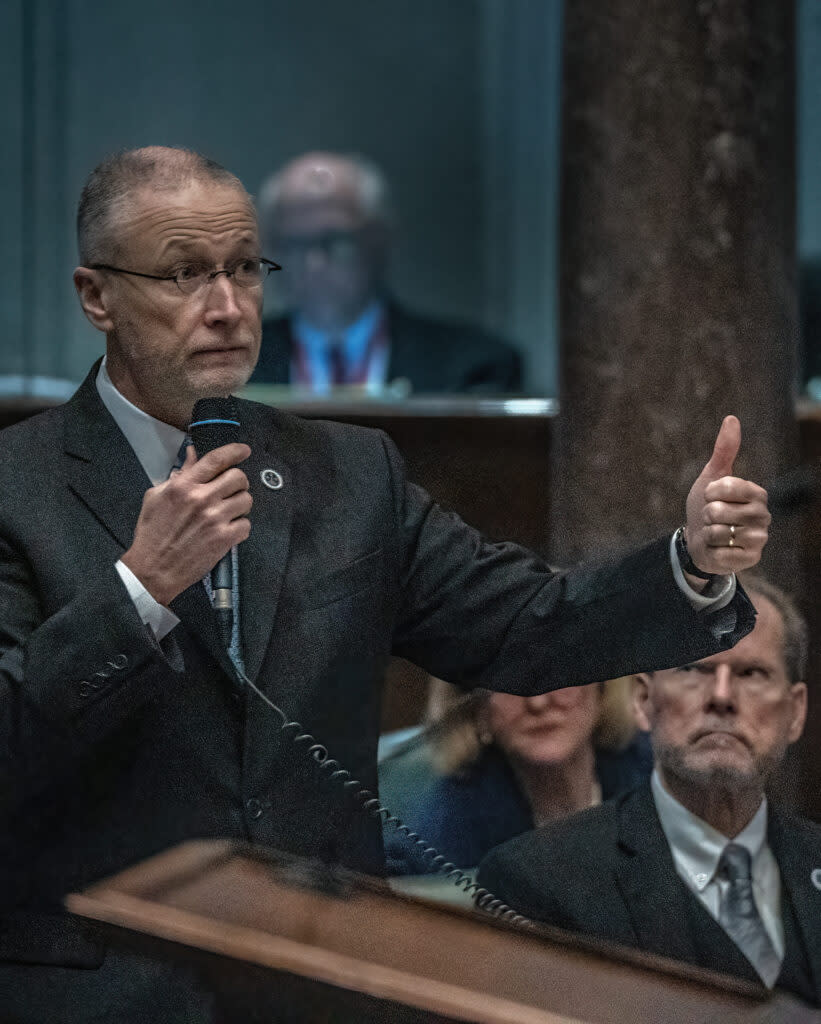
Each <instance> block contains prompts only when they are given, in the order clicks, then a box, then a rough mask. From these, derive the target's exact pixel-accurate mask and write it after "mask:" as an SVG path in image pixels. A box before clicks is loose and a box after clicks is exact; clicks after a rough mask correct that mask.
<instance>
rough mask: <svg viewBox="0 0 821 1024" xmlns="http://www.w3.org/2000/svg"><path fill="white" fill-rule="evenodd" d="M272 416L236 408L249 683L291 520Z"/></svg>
mask: <svg viewBox="0 0 821 1024" xmlns="http://www.w3.org/2000/svg"><path fill="white" fill-rule="evenodd" d="M273 415H274V414H273V413H272V412H271V410H269V409H266V408H265V407H263V406H259V405H254V404H251V403H243V404H242V406H241V418H242V423H243V430H244V434H245V437H246V438H247V440H248V443H249V444H250V446H251V455H250V457H249V458H248V459H247V461H246V462H244V463H243V464H242V465H241V467H240V468H241V469H242V470H243V471H244V472H245V474H246V476H247V477H248V482H249V484H250V488H251V495H252V497H253V499H254V505H253V508H252V509H251V515H250V519H251V535H250V537H249V538H248V540H247V541H245V543H244V544H241V545H240V548H239V572H240V623H241V632H242V648H243V655H244V658H245V671H246V673H247V675H248V677H249V678H250V679H251V680H255V679H256V677H257V674H258V673H259V669H260V665H261V664H262V659H263V657H264V655H265V651H266V649H267V647H268V641H269V639H270V636H271V630H272V628H273V625H274V619H275V617H276V609H277V603H278V600H279V593H280V590H281V588H282V580H283V578H284V576H285V566H286V562H287V558H288V548H289V545H290V538H291V522H292V518H293V494H292V486H293V474H292V472H291V468H290V466H289V465H288V464H287V463H286V462H285V459H284V457H283V455H282V453H281V452H280V451H278V450H277V447H276V437H277V436H278V431H277V430H276V426H275V424H274V423H272V416H273ZM266 481H267V482H266ZM271 485H273V486H271Z"/></svg>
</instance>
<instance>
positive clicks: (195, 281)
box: [90, 256, 282, 295]
mask: <svg viewBox="0 0 821 1024" xmlns="http://www.w3.org/2000/svg"><path fill="white" fill-rule="evenodd" d="M90 269H91V270H110V271H111V272H112V273H115V274H130V275H131V276H132V277H147V278H148V279H149V280H151V281H173V282H174V283H175V284H176V286H177V287H178V288H179V290H180V291H181V292H182V293H183V295H193V294H194V293H195V292H198V291H199V290H200V289H201V288H204V287H205V286H206V285H209V284H211V282H212V281H213V280H214V279H215V278H216V277H218V276H219V275H220V274H225V276H226V277H230V278H232V279H233V280H234V283H235V284H237V285H239V287H240V288H257V287H259V286H260V285H261V284H263V282H264V281H265V279H266V277H267V276H268V275H269V274H270V273H271V272H272V271H274V270H282V267H281V266H280V265H279V264H278V263H274V261H273V260H266V259H264V258H263V257H262V256H260V257H258V258H255V259H246V260H238V261H237V262H236V263H232V264H230V265H229V266H227V267H223V268H222V270H217V269H216V268H215V267H209V266H207V265H206V264H203V263H186V264H185V266H182V267H180V268H179V269H178V270H176V271H175V272H174V273H173V274H168V275H166V276H160V275H159V274H143V273H142V272H141V271H139V270H125V269H124V268H123V267H112V266H111V265H110V264H108V263H92V264H91V265H90Z"/></svg>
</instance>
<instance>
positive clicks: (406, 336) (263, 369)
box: [252, 153, 522, 395]
mask: <svg viewBox="0 0 821 1024" xmlns="http://www.w3.org/2000/svg"><path fill="white" fill-rule="evenodd" d="M390 205H391V204H390V200H389V198H388V186H387V183H386V181H385V178H384V176H383V175H382V173H381V171H379V169H378V168H376V167H375V166H374V165H373V164H371V163H370V162H368V161H366V160H363V159H362V158H360V157H346V156H340V155H338V154H334V153H308V154H306V155H305V156H302V157H299V158H298V159H296V160H294V161H292V162H291V163H289V164H287V165H286V166H285V167H284V168H282V170H280V171H279V172H278V173H277V174H275V175H274V176H273V177H272V178H270V179H269V180H268V181H267V182H266V183H265V184H264V186H263V188H262V190H261V194H260V199H259V206H260V218H261V222H262V227H263V236H264V239H265V242H266V245H267V247H268V248H269V250H270V252H271V253H272V255H273V256H274V257H275V258H276V259H277V260H279V261H280V262H281V263H282V266H283V273H282V275H281V277H280V280H281V281H282V283H283V285H284V289H285V292H286V296H287V299H288V302H289V307H290V312H289V313H288V315H287V316H281V317H277V318H275V319H271V320H266V321H265V322H264V323H263V328H262V349H261V351H260V358H259V362H258V364H257V368H256V370H255V372H254V376H253V378H252V382H272V383H276V384H287V383H291V384H293V385H295V386H296V387H300V388H304V389H307V390H309V391H314V392H318V393H323V392H327V391H328V390H330V389H331V388H333V387H335V386H338V385H346V384H347V385H357V386H359V387H361V388H363V389H364V390H366V391H368V392H370V393H374V394H375V393H378V392H380V391H381V390H382V389H383V388H384V387H385V386H386V385H391V384H396V386H398V387H399V389H400V391H404V390H408V389H409V390H410V391H411V392H413V393H421V394H430V393H444V392H451V393H454V394H463V393H470V394H485V395H487V394H491V395H492V394H505V393H510V392H516V391H520V390H521V387H522V371H521V359H520V357H519V354H518V353H517V352H516V350H515V349H514V348H513V347H512V346H511V345H509V344H508V343H507V342H505V341H502V340H501V339H500V338H497V337H494V336H493V335H492V334H490V333H489V332H487V331H485V330H483V329H482V328H481V327H478V326H476V325H475V324H468V323H464V322H459V321H448V320H442V319H436V318H433V317H428V316H420V315H419V314H417V313H414V312H410V311H409V310H407V309H405V308H403V307H402V306H401V305H400V304H399V303H397V302H396V300H395V299H394V298H392V297H391V296H390V295H389V294H388V291H387V288H386V285H385V271H386V266H387V260H388V250H389V247H390V241H391V233H392V219H393V218H392V213H391V209H390Z"/></svg>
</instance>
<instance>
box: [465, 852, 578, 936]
mask: <svg viewBox="0 0 821 1024" xmlns="http://www.w3.org/2000/svg"><path fill="white" fill-rule="evenodd" d="M538 836H539V833H538V832H528V833H524V834H523V835H521V836H517V837H516V838H515V839H512V840H510V841H509V842H507V843H503V844H502V845H501V846H497V847H496V848H495V849H494V850H491V851H490V853H488V854H487V855H486V856H485V857H484V858H483V859H482V861H481V862H480V864H479V870H478V873H477V876H476V881H477V883H478V885H479V886H480V887H481V889H484V890H486V892H487V893H488V894H490V896H492V897H493V898H494V899H496V900H500V901H501V902H502V903H503V904H504V905H505V907H510V909H511V910H515V911H516V913H517V914H522V915H523V916H524V917H527V918H530V919H531V920H533V921H538V922H539V923H541V924H550V925H555V926H556V927H559V928H563V927H564V928H567V927H568V922H567V920H565V916H564V915H563V914H562V912H561V910H560V908H559V906H558V905H557V904H556V902H555V901H554V900H553V898H552V896H551V892H550V872H549V871H548V870H544V869H542V868H540V867H539V856H538V854H539V846H538ZM482 895H483V894H482V893H481V892H480V893H479V894H478V896H479V897H481V896H482Z"/></svg>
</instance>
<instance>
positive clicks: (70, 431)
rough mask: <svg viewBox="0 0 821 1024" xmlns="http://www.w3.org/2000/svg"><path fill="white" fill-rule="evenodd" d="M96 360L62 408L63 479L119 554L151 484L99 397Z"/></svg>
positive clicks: (129, 543)
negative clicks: (118, 547)
mask: <svg viewBox="0 0 821 1024" xmlns="http://www.w3.org/2000/svg"><path fill="white" fill-rule="evenodd" d="M98 367H99V361H98V362H97V363H95V365H94V366H93V367H92V369H91V372H90V373H89V375H88V377H86V379H85V381H84V382H83V383H82V385H81V386H80V389H79V391H77V393H76V394H75V395H74V397H73V398H72V399H71V400H70V401H69V403H68V404H67V406H66V416H65V435H64V437H65V444H64V450H65V454H66V456H67V460H66V462H67V480H68V485H69V487H70V488H71V490H72V491H73V492H74V493H75V494H76V495H77V497H78V498H79V499H80V500H81V501H82V502H83V504H84V505H86V506H87V507H88V509H89V510H90V511H91V512H92V513H93V514H94V515H95V517H96V518H97V519H98V520H99V521H100V522H101V523H102V524H103V526H104V527H105V528H106V530H108V532H109V533H110V534H111V535H112V537H114V539H115V540H116V541H117V543H118V544H119V545H120V547H122V549H123V550H125V549H126V548H128V547H129V546H130V545H131V540H132V538H133V536H134V528H135V526H136V525H137V519H138V518H139V515H140V509H141V507H142V499H143V494H144V493H145V491H146V489H147V488H148V487H150V486H151V483H150V481H149V479H148V477H147V476H146V475H145V471H144V470H143V468H142V466H141V465H140V463H139V460H138V459H137V456H136V455H135V454H134V450H133V448H132V447H131V445H130V444H129V443H128V441H126V439H125V437H124V435H123V433H122V431H121V430H120V428H119V427H118V426H117V424H116V422H115V421H114V418H113V417H112V416H111V414H110V413H109V411H108V410H107V409H106V407H105V406H104V405H103V403H102V401H101V400H100V397H99V394H98V393H97V386H96V384H95V379H96V376H97V369H98Z"/></svg>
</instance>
